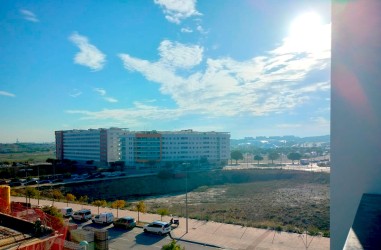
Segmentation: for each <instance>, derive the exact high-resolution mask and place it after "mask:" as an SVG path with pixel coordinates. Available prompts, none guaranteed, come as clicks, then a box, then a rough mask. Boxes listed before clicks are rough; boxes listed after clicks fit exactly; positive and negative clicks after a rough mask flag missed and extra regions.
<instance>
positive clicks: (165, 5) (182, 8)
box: [154, 0, 201, 24]
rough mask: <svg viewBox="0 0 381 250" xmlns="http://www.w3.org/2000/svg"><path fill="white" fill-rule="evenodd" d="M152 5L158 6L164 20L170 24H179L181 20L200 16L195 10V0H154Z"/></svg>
mask: <svg viewBox="0 0 381 250" xmlns="http://www.w3.org/2000/svg"><path fill="white" fill-rule="evenodd" d="M154 3H155V4H158V5H160V7H161V8H162V9H163V12H164V14H165V18H166V19H167V20H168V21H169V22H172V23H176V24H179V23H180V22H181V21H182V20H183V19H186V18H189V17H191V16H199V15H201V13H199V12H198V11H197V10H196V0H154Z"/></svg>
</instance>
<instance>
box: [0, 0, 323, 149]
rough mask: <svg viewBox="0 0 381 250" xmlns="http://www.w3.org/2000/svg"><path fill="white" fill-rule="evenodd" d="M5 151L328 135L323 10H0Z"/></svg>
mask: <svg viewBox="0 0 381 250" xmlns="http://www.w3.org/2000/svg"><path fill="white" fill-rule="evenodd" d="M0 27H1V28H0V105H1V109H0V116H1V117H2V119H1V121H2V122H1V123H0V142H3V143H4V142H15V141H16V139H18V140H19V141H23V142H50V141H54V131H55V130H66V129H88V128H100V127H105V128H107V127H112V126H113V127H122V128H130V129H131V130H180V129H194V130H199V131H224V132H230V133H231V137H232V138H242V137H244V136H259V135H267V136H270V135H290V134H292V135H297V136H312V135H325V134H329V133H330V131H329V123H330V82H329V81H330V75H329V74H330V1H326V0H325V1H323V0H322V1H307V0H305V1H297V0H282V1H279V0H266V1H264V0H250V1H249V0H246V1H245V0H239V1H237V0H219V1H211V0H199V1H195V0H178V1H174V0H140V1H132V0H125V1H107V4H106V2H104V1H10V0H8V1H3V2H2V7H1V8H0Z"/></svg>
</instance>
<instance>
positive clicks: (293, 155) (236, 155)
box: [230, 150, 302, 165]
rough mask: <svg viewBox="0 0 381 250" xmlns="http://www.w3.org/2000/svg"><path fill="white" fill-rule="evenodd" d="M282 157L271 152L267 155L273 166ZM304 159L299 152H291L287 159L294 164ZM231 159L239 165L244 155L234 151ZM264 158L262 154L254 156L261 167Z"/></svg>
mask: <svg viewBox="0 0 381 250" xmlns="http://www.w3.org/2000/svg"><path fill="white" fill-rule="evenodd" d="M280 157H281V154H280V153H278V152H276V151H270V152H268V153H267V158H268V159H269V160H271V164H274V161H275V160H278V159H279V158H280ZM301 158H302V154H300V153H298V152H291V153H289V154H287V159H289V160H291V161H292V164H294V162H295V161H299V160H300V159H301ZM230 159H231V160H235V163H236V164H238V161H239V160H243V159H244V157H243V153H242V152H241V151H240V150H233V151H231V153H230ZM263 159H264V157H263V156H262V154H256V155H254V158H253V160H255V161H257V164H258V165H259V162H260V161H263Z"/></svg>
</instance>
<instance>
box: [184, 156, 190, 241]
mask: <svg viewBox="0 0 381 250" xmlns="http://www.w3.org/2000/svg"><path fill="white" fill-rule="evenodd" d="M183 166H184V167H185V227H186V231H185V232H186V233H188V166H189V163H185V162H184V163H183Z"/></svg>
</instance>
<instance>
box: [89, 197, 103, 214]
mask: <svg viewBox="0 0 381 250" xmlns="http://www.w3.org/2000/svg"><path fill="white" fill-rule="evenodd" d="M91 204H92V205H94V206H96V207H98V214H99V207H105V206H107V201H105V200H95V201H93V202H92V203H91Z"/></svg>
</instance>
